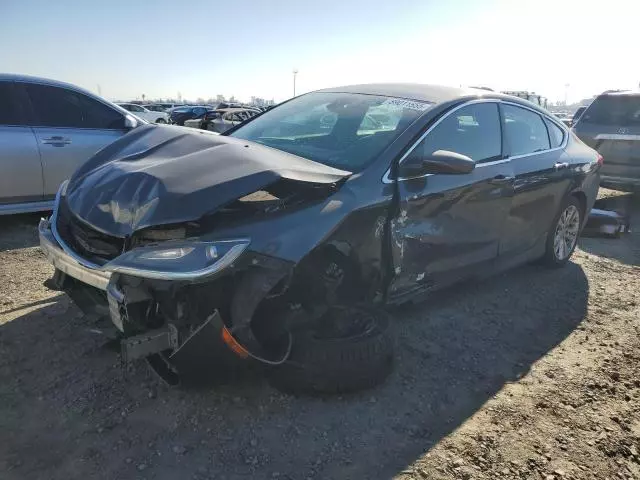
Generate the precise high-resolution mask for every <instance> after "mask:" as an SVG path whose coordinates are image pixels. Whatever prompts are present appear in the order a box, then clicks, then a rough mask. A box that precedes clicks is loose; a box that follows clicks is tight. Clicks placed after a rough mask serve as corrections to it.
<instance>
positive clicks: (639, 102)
mask: <svg viewBox="0 0 640 480" xmlns="http://www.w3.org/2000/svg"><path fill="white" fill-rule="evenodd" d="M580 121H581V122H584V123H596V124H599V125H616V126H627V125H640V95H601V96H600V97H598V98H596V99H595V100H594V101H593V103H592V104H591V105H590V106H589V108H587V109H586V110H585V112H584V113H583V114H582V117H581V118H580Z"/></svg>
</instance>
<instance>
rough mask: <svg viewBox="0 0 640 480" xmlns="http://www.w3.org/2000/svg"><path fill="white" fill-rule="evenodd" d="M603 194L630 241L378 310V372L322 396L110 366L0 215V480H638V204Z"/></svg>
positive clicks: (257, 379)
mask: <svg viewBox="0 0 640 480" xmlns="http://www.w3.org/2000/svg"><path fill="white" fill-rule="evenodd" d="M604 194H605V195H611V192H608V193H607V192H604ZM612 201H613V202H620V205H626V208H629V209H632V210H633V211H632V217H633V218H632V225H635V226H637V230H636V232H635V233H633V234H629V235H627V236H625V237H623V238H621V239H618V240H613V239H600V238H589V239H583V240H582V241H581V244H580V250H579V251H577V252H576V255H575V256H574V260H573V263H570V264H569V265H568V266H567V267H566V268H564V269H561V270H557V271H549V270H546V269H544V268H542V267H539V266H525V267H522V268H519V269H516V270H514V271H511V272H509V273H507V274H504V275H501V276H498V277H495V278H492V279H490V280H488V281H485V282H482V283H476V284H469V285H464V286H461V287H458V288H454V289H451V290H449V291H447V292H444V293H441V294H438V295H437V297H436V298H434V299H432V300H430V301H428V302H426V303H424V304H421V305H416V306H412V307H411V308H404V309H402V310H400V311H396V312H394V313H393V315H394V317H395V322H394V329H395V333H396V335H397V340H398V346H397V364H396V368H395V373H394V374H393V375H392V376H391V378H390V379H389V380H388V381H387V383H385V384H384V385H383V386H382V387H380V388H377V389H375V390H373V391H369V392H366V393H362V394H358V395H353V396H345V397H337V398H336V397H331V398H295V397H290V396H285V395H282V394H280V393H278V392H277V391H276V390H274V389H272V388H271V387H270V386H269V385H268V384H267V383H266V382H265V381H264V380H263V379H262V378H261V376H260V372H253V373H252V374H250V375H247V376H246V377H245V378H242V379H237V381H235V382H233V383H231V384H228V385H224V386H218V387H215V388H213V387H206V388H197V389H195V388H192V389H189V390H185V389H168V388H166V387H164V386H162V385H160V384H159V383H158V382H157V381H156V380H155V378H154V377H153V376H152V375H151V374H150V373H149V372H148V370H147V369H146V365H145V364H144V363H140V364H137V365H135V366H134V367H133V368H132V369H131V370H130V371H128V372H125V371H123V370H122V369H121V368H120V365H119V360H118V357H117V354H115V353H114V352H113V351H112V350H111V349H109V348H108V345H107V344H106V343H105V340H104V339H103V337H101V336H99V335H96V334H95V333H92V332H91V328H92V324H91V322H90V321H89V320H88V319H85V318H83V316H82V315H81V314H80V313H79V311H78V310H77V309H76V308H75V307H74V306H73V305H72V304H70V302H69V300H68V299H67V298H66V296H64V295H56V294H55V293H52V292H50V291H49V290H47V289H46V288H45V287H44V286H43V285H42V283H43V281H45V280H46V279H47V278H49V277H50V275H51V273H52V269H51V267H50V266H49V265H48V264H47V263H46V261H45V259H44V257H43V255H42V254H41V253H40V251H39V249H38V248H37V246H36V241H37V239H36V233H35V228H34V225H35V223H36V222H37V216H19V217H13V218H2V219H0V292H1V293H0V295H1V296H0V478H2V479H7V480H8V479H40V478H42V479H65V480H67V479H76V478H77V479H89V478H104V479H138V478H140V479H214V478H215V479H235V478H258V479H262V478H266V479H307V478H314V479H320V478H322V479H333V478H335V479H338V478H340V479H342V478H345V479H373V478H392V477H396V478H398V479H402V480H408V479H458V478H460V479H471V478H478V479H496V478H523V479H526V478H531V479H540V478H542V479H577V478H594V479H595V478H597V479H605V478H609V479H618V478H624V479H627V478H638V479H640V375H639V374H640V364H639V360H640V341H639V338H638V328H639V327H640V321H639V320H640V319H639V313H640V267H639V265H640V202H638V200H637V199H636V201H635V203H633V202H631V199H630V197H628V196H616V197H615V198H614V200H612ZM202 368H203V369H205V370H210V371H211V375H212V376H213V375H215V371H216V365H207V366H204V365H203V367H202Z"/></svg>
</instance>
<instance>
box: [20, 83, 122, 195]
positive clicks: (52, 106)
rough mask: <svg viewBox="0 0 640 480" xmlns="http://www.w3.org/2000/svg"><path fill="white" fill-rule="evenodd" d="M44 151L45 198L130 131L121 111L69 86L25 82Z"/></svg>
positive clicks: (42, 155) (42, 150) (53, 193)
mask: <svg viewBox="0 0 640 480" xmlns="http://www.w3.org/2000/svg"><path fill="white" fill-rule="evenodd" d="M23 86H24V88H25V89H26V91H27V94H28V96H29V99H30V101H31V107H32V109H33V113H34V117H35V118H34V121H35V123H34V127H33V131H34V133H35V136H36V139H37V142H38V146H39V148H40V152H41V159H42V171H43V178H44V185H43V190H44V198H45V199H48V198H53V197H55V194H56V192H57V190H58V187H59V186H60V184H61V183H62V182H63V181H64V180H66V179H68V178H69V177H71V174H72V173H73V172H74V171H75V170H76V169H77V168H78V167H79V166H80V165H82V164H83V163H84V162H85V161H87V160H88V159H89V158H90V157H91V156H92V155H93V154H95V153H96V152H97V151H98V150H100V149H102V148H103V147H105V146H106V145H108V144H110V143H111V142H113V141H114V140H115V139H117V138H119V137H121V136H122V135H124V133H125V132H126V130H125V126H124V115H123V114H122V113H121V112H119V111H118V110H116V109H114V108H112V107H110V106H108V105H106V104H104V103H102V102H100V101H98V100H96V99H93V98H90V97H88V96H86V95H84V94H82V93H80V92H76V91H74V90H69V89H66V88H61V87H56V86H50V85H41V84H35V83H24V84H23Z"/></svg>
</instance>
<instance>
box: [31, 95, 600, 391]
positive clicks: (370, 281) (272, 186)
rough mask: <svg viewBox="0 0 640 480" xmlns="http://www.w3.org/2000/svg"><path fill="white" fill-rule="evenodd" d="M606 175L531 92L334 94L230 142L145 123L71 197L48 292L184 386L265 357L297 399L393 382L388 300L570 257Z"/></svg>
mask: <svg viewBox="0 0 640 480" xmlns="http://www.w3.org/2000/svg"><path fill="white" fill-rule="evenodd" d="M601 162H602V158H601V157H600V156H599V155H598V154H597V153H596V152H595V151H593V150H592V149H590V148H589V147H587V146H586V145H584V144H583V143H582V142H580V141H578V140H577V139H576V138H575V137H574V136H573V134H571V133H570V132H569V131H568V130H567V129H566V127H565V126H564V125H563V124H562V123H561V122H558V121H557V119H555V118H554V117H553V116H551V115H550V114H549V113H548V112H546V111H544V110H542V109H540V108H538V107H536V106H535V105H533V104H531V103H529V102H526V101H523V100H521V99H518V98H514V97H509V96H505V95H500V94H494V93H493V92H486V91H476V90H461V89H454V88H445V87H434V86H423V85H395V84H394V85H360V86H352V87H343V88H335V89H328V90H322V91H318V92H313V93H310V94H306V95H302V96H300V97H297V98H294V99H292V100H290V101H288V102H285V103H283V104H281V105H279V106H278V107H276V108H274V109H272V110H269V111H268V112H265V113H263V114H261V115H259V116H257V117H255V118H253V119H251V120H249V121H247V122H246V123H244V124H242V125H240V126H238V127H235V128H233V129H231V130H229V131H227V132H225V133H224V134H223V135H214V134H211V133H209V132H204V131H197V130H191V129H180V128H175V127H173V128H171V127H163V126H155V125H147V126H142V127H139V128H136V129H135V130H133V131H132V132H130V133H129V134H127V135H126V136H124V137H123V138H121V139H119V140H117V141H116V142H114V143H113V144H111V145H110V146H108V147H106V148H104V149H103V150H101V151H100V152H99V153H97V154H96V155H95V156H94V157H93V158H91V159H90V160H89V161H88V162H87V163H86V164H84V165H83V166H82V167H81V168H80V169H79V170H78V171H77V172H76V173H75V174H74V175H73V177H72V178H71V179H70V180H69V182H68V183H65V184H64V185H63V186H62V187H61V189H60V191H59V192H58V197H57V200H56V205H55V210H54V212H53V216H52V217H51V218H50V219H48V220H42V221H41V223H40V228H39V231H40V244H41V247H42V249H43V251H44V252H45V253H46V255H47V256H48V258H49V259H50V261H51V263H53V265H54V266H55V268H56V273H55V275H54V278H53V281H52V282H51V285H52V287H53V288H56V289H59V290H63V291H65V292H67V293H68V294H69V295H70V296H71V298H72V299H73V300H74V301H75V303H76V304H77V305H78V306H79V307H80V308H81V309H82V310H83V311H84V312H87V313H93V314H97V315H99V316H108V317H110V319H111V321H112V323H113V324H114V325H115V326H116V327H117V330H118V331H119V333H120V338H121V344H122V353H123V358H124V359H125V360H126V361H130V360H133V359H136V358H141V357H145V358H147V359H148V360H149V363H150V365H151V366H152V367H153V368H154V370H155V371H156V372H158V373H159V374H160V375H162V377H163V378H165V379H166V380H167V381H169V382H171V383H177V382H178V381H179V380H180V378H181V377H182V376H184V375H187V374H188V373H189V372H193V371H198V372H211V371H214V370H215V369H216V368H219V367H220V366H221V365H226V364H228V363H230V362H247V361H257V362H260V363H263V364H266V365H269V366H270V368H271V370H270V371H269V373H270V375H271V377H272V380H273V382H274V383H275V384H276V386H278V387H280V388H283V389H286V390H290V391H296V390H297V391H348V390H355V389H359V388H365V387H368V386H371V385H374V384H375V383H377V382H379V381H381V380H382V379H383V378H384V377H385V376H386V375H387V374H388V372H389V371H390V369H391V364H392V353H393V352H392V346H393V343H392V341H391V338H390V335H389V331H388V321H387V318H386V316H385V315H384V313H383V312H384V310H383V308H381V307H383V306H385V305H390V304H396V303H402V302H406V301H409V300H412V299H415V298H419V297H421V296H423V295H424V294H426V293H428V292H430V291H433V290H435V289H438V288H441V287H443V286H446V285H450V284H452V283H454V282H457V281H459V280H462V279H465V278H469V277H473V276H480V275H486V274H488V273H490V272H493V271H496V270H501V269H504V268H506V267H510V266H513V265H516V264H521V263H524V262H527V261H531V260H535V259H543V260H544V261H545V262H546V263H547V264H549V265H551V266H561V265H563V264H564V263H566V262H567V261H568V260H569V258H570V256H571V254H572V252H573V250H574V248H575V245H576V240H577V237H578V235H579V233H580V230H581V229H582V227H583V225H584V220H585V218H586V217H587V214H588V212H589V210H590V209H591V207H592V206H593V202H594V201H595V198H596V194H597V190H598V184H599V170H600V165H601Z"/></svg>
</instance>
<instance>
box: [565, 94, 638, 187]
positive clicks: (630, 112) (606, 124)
mask: <svg viewBox="0 0 640 480" xmlns="http://www.w3.org/2000/svg"><path fill="white" fill-rule="evenodd" d="M573 131H574V132H575V133H576V135H578V137H579V138H580V139H581V140H582V141H583V142H585V143H586V144H587V145H589V146H590V147H592V148H595V149H596V150H597V151H598V152H599V153H600V154H601V155H602V156H603V157H604V165H603V167H602V181H601V185H602V186H604V187H608V188H613V189H617V190H623V191H635V192H640V92H637V91H610V92H606V93H603V94H602V95H599V96H598V97H596V99H595V100H594V101H593V102H592V103H591V105H589V106H588V107H587V108H586V109H585V110H584V112H583V113H582V115H581V116H580V118H579V119H578V121H577V122H576V124H575V125H574V126H573Z"/></svg>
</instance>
